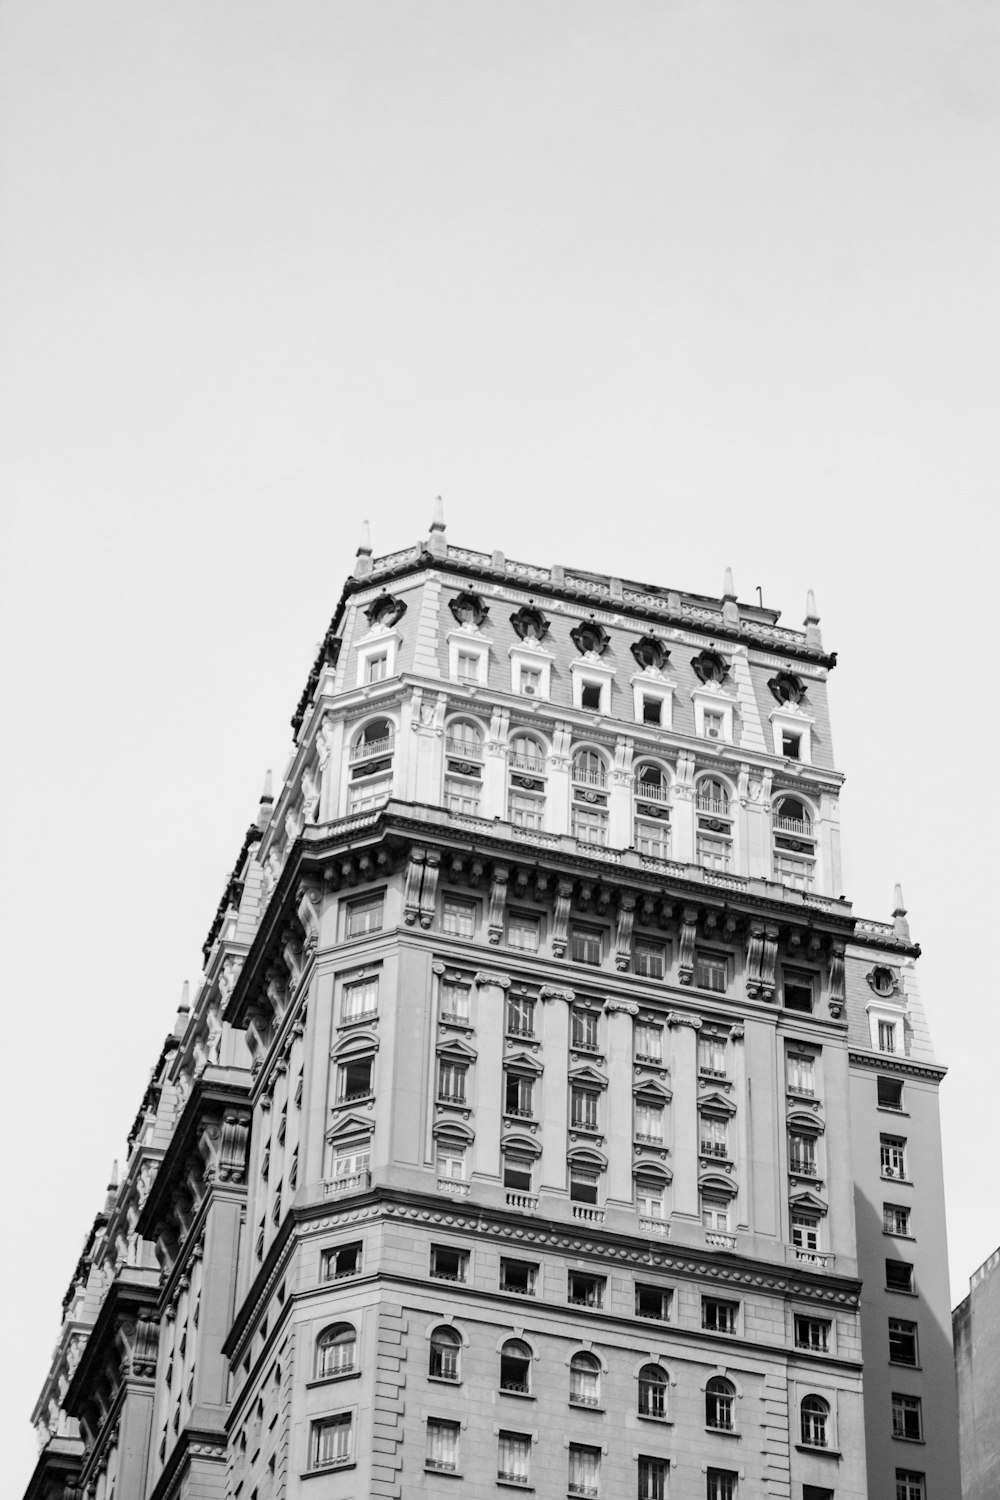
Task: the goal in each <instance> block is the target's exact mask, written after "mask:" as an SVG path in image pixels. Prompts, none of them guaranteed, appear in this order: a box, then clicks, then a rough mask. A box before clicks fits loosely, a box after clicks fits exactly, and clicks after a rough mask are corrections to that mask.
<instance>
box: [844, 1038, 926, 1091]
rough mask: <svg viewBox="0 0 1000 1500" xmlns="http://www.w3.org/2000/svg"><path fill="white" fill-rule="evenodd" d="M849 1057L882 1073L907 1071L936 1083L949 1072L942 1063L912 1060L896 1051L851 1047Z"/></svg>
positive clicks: (913, 1075)
mask: <svg viewBox="0 0 1000 1500" xmlns="http://www.w3.org/2000/svg"><path fill="white" fill-rule="evenodd" d="M848 1059H849V1061H850V1063H851V1064H852V1065H854V1066H856V1067H859V1068H874V1069H877V1071H878V1072H880V1073H906V1074H908V1075H909V1076H910V1077H911V1078H929V1079H931V1080H933V1082H934V1083H940V1082H941V1079H942V1078H944V1076H945V1074H946V1073H947V1072H948V1069H947V1068H946V1067H943V1066H942V1064H941V1063H930V1062H923V1063H918V1062H912V1061H911V1060H910V1059H909V1058H907V1057H901V1056H900V1055H899V1054H898V1053H896V1052H857V1051H855V1049H854V1048H853V1047H851V1048H850V1049H849V1051H848Z"/></svg>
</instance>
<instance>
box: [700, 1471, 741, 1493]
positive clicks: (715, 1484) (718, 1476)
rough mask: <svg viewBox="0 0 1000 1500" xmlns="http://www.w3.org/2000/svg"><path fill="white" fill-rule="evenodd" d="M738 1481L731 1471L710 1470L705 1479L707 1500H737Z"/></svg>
mask: <svg viewBox="0 0 1000 1500" xmlns="http://www.w3.org/2000/svg"><path fill="white" fill-rule="evenodd" d="M737 1479H738V1476H737V1475H736V1474H734V1473H733V1471H732V1470H731V1469H709V1470H708V1473H707V1475H706V1478H705V1500H737V1496H738V1491H737V1488H736V1485H737Z"/></svg>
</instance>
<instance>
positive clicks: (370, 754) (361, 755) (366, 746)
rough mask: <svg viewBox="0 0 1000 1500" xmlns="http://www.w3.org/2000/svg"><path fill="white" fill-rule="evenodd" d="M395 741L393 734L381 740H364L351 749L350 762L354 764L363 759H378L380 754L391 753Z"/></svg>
mask: <svg viewBox="0 0 1000 1500" xmlns="http://www.w3.org/2000/svg"><path fill="white" fill-rule="evenodd" d="M395 743H396V739H395V736H394V735H391V734H387V735H386V736H385V737H384V739H381V740H362V741H361V743H360V744H359V745H355V747H354V749H353V750H352V751H351V757H350V763H351V765H352V766H354V765H357V763H358V762H359V761H362V760H377V759H378V757H379V756H380V755H391V754H392V751H393V746H394V745H395Z"/></svg>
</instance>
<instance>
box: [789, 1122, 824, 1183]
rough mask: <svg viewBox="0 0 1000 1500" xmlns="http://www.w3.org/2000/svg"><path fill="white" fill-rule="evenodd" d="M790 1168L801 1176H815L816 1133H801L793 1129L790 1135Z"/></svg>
mask: <svg viewBox="0 0 1000 1500" xmlns="http://www.w3.org/2000/svg"><path fill="white" fill-rule="evenodd" d="M788 1170H789V1171H790V1172H795V1173H797V1174H798V1176H800V1177H815V1176H816V1175H817V1171H818V1169H817V1166H816V1137H815V1136H814V1135H799V1134H798V1133H797V1132H796V1131H794V1130H793V1131H791V1132H790V1134H789V1136H788Z"/></svg>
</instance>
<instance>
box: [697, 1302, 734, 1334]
mask: <svg viewBox="0 0 1000 1500" xmlns="http://www.w3.org/2000/svg"><path fill="white" fill-rule="evenodd" d="M741 1306H742V1303H741V1302H740V1301H738V1300H737V1299H736V1298H734V1297H706V1296H703V1297H702V1299H701V1327H702V1328H703V1329H704V1331H705V1332H706V1333H722V1334H726V1335H727V1336H728V1337H735V1336H736V1335H738V1334H739V1331H740V1308H741Z"/></svg>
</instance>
